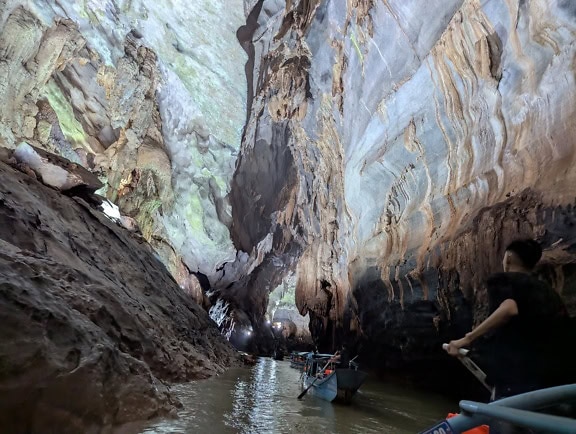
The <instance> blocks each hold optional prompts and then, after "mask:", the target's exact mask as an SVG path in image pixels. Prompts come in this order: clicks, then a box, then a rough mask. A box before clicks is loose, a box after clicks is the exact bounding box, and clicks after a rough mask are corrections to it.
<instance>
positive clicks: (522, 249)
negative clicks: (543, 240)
mask: <svg viewBox="0 0 576 434" xmlns="http://www.w3.org/2000/svg"><path fill="white" fill-rule="evenodd" d="M506 251H507V252H513V253H515V254H516V255H517V256H518V257H519V258H520V260H521V261H522V263H523V264H524V266H525V267H528V268H530V269H532V268H534V267H535V266H536V264H537V263H538V261H539V260H540V258H541V257H542V247H540V244H539V243H538V242H537V241H534V240H531V239H526V240H516V241H512V242H511V243H510V244H508V247H506Z"/></svg>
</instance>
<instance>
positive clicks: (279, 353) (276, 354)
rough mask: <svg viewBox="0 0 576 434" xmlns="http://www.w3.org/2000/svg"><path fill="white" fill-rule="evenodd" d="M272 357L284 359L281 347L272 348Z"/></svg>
mask: <svg viewBox="0 0 576 434" xmlns="http://www.w3.org/2000/svg"><path fill="white" fill-rule="evenodd" d="M272 358H273V359H274V360H280V361H282V360H284V352H283V351H282V350H281V349H277V350H274V354H272Z"/></svg>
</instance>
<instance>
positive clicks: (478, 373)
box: [442, 344, 492, 392]
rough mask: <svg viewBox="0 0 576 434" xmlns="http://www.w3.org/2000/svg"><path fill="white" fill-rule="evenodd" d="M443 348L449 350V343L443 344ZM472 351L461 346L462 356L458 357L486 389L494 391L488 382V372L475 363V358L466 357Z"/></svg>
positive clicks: (460, 352) (459, 351)
mask: <svg viewBox="0 0 576 434" xmlns="http://www.w3.org/2000/svg"><path fill="white" fill-rule="evenodd" d="M442 349H443V350H445V351H447V350H448V344H442ZM469 352H470V350H465V349H464V348H460V349H459V350H458V353H459V354H460V357H458V359H460V362H462V364H463V365H464V366H466V369H468V370H469V371H470V372H471V373H472V375H474V376H475V377H476V378H477V379H478V381H480V382H481V383H482V384H483V385H484V387H485V388H486V389H488V390H489V391H490V392H492V388H491V387H490V386H488V384H486V374H485V373H484V371H483V370H482V369H480V368H479V367H478V365H477V364H476V363H474V361H473V360H471V359H469V358H468V357H466V355H467V354H468V353H469Z"/></svg>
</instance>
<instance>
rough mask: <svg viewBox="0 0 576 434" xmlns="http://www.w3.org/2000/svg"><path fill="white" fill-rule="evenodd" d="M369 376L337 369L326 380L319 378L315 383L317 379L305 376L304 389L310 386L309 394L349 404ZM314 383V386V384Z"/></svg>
mask: <svg viewBox="0 0 576 434" xmlns="http://www.w3.org/2000/svg"><path fill="white" fill-rule="evenodd" d="M366 376H367V374H366V373H365V372H362V371H357V370H353V369H336V371H334V372H332V373H331V374H330V375H328V376H327V377H325V378H319V379H318V380H316V382H314V379H315V377H313V376H308V375H304V378H303V380H302V386H303V388H307V387H309V386H310V385H312V387H310V390H309V391H308V393H310V394H312V395H314V396H316V397H318V398H320V399H323V400H325V401H329V402H332V401H334V400H338V401H343V402H346V403H349V402H350V401H351V400H352V397H353V396H354V394H355V393H356V392H357V391H358V389H359V388H360V386H361V385H362V383H363V382H364V380H365V379H366ZM313 382H314V384H312V383H313Z"/></svg>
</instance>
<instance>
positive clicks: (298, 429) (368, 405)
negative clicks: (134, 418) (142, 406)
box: [141, 359, 457, 434]
mask: <svg viewBox="0 0 576 434" xmlns="http://www.w3.org/2000/svg"><path fill="white" fill-rule="evenodd" d="M299 377H300V372H299V371H297V370H295V369H292V368H290V366H289V363H288V362H278V361H275V360H271V359H260V360H259V361H258V363H257V364H256V365H255V366H254V367H253V368H251V369H234V370H230V371H228V372H227V373H226V374H224V375H221V376H220V377H217V378H212V379H209V380H205V381H200V382H195V383H189V384H185V385H179V386H176V387H174V391H175V392H176V394H177V395H178V396H179V398H180V399H181V400H182V403H183V404H184V407H183V408H182V410H181V411H180V412H179V413H178V416H179V418H178V419H175V420H162V421H158V422H156V423H153V424H151V425H149V426H148V427H147V428H146V429H144V430H143V431H141V432H143V433H146V434H152V433H158V434H163V433H209V434H226V433H242V434H245V433H246V434H252V433H258V434H260V433H300V434H302V433H325V434H328V433H346V434H349V433H358V434H360V433H416V432H418V431H419V430H420V429H422V428H424V427H426V426H429V425H430V424H432V423H433V422H435V421H436V420H438V419H440V418H442V417H444V416H445V415H446V413H447V411H449V410H451V409H456V408H457V407H456V403H454V402H450V401H448V400H446V399H444V398H442V397H438V396H431V395H426V394H422V393H419V392H415V391H411V390H407V389H403V388H398V387H397V386H390V385H386V384H384V383H379V382H373V381H372V382H370V381H368V382H367V383H366V384H365V385H364V386H363V387H362V389H361V390H360V392H359V393H358V395H357V396H356V397H355V400H354V402H353V404H352V405H350V406H342V405H337V404H331V403H328V402H325V401H322V400H320V399H317V398H315V397H313V396H308V395H306V396H305V397H304V399H302V400H300V401H299V400H297V399H296V397H297V396H298V394H299V393H300V391H301V389H300V387H299V382H298V380H299Z"/></svg>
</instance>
